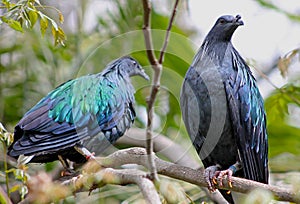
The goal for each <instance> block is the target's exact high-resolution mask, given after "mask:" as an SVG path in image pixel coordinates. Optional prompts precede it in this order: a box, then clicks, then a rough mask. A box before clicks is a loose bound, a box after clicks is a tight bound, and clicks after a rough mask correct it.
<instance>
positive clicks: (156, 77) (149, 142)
mask: <svg viewBox="0 0 300 204" xmlns="http://www.w3.org/2000/svg"><path fill="white" fill-rule="evenodd" d="M178 2H179V0H176V2H175V6H174V10H173V13H172V16H171V18H170V22H169V26H168V28H167V33H166V37H165V42H164V44H163V48H162V51H161V53H160V60H159V61H158V60H157V58H156V57H155V53H154V49H153V43H152V35H151V10H152V7H151V2H150V1H149V0H143V8H144V26H143V33H144V40H145V45H146V53H147V56H148V59H149V62H150V64H151V66H152V69H153V70H154V74H153V79H152V88H151V92H150V96H149V98H148V100H147V116H148V119H147V129H146V136H147V138H146V150H147V155H148V162H149V170H150V178H151V179H153V180H158V177H157V173H156V167H155V163H154V161H153V139H152V137H153V135H152V130H153V127H152V122H153V115H154V109H153V105H154V102H155V100H156V96H157V93H158V91H159V88H160V78H161V72H162V62H163V58H164V53H165V50H166V47H167V45H168V41H169V32H170V30H171V27H172V24H173V21H174V18H175V14H176V9H177V5H178Z"/></svg>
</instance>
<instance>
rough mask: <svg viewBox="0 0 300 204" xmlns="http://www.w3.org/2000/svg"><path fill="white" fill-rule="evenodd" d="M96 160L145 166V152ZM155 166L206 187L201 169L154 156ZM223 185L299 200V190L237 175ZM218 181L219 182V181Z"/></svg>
mask: <svg viewBox="0 0 300 204" xmlns="http://www.w3.org/2000/svg"><path fill="white" fill-rule="evenodd" d="M96 161H97V162H98V163H100V164H101V165H102V166H105V167H108V168H114V167H119V166H121V165H124V164H139V165H143V166H147V164H148V160H147V153H146V151H145V149H143V148H129V149H125V150H119V151H117V152H115V153H113V154H111V155H109V156H107V157H97V158H96ZM154 161H155V163H156V166H157V172H158V173H159V174H161V175H165V176H168V177H171V178H175V179H178V180H182V181H186V182H189V183H192V184H195V185H198V186H202V187H207V183H206V181H205V178H204V174H203V170H195V169H191V168H189V167H183V166H180V165H177V164H173V163H170V162H167V161H164V160H161V159H159V158H158V157H156V156H155V157H154ZM119 171H123V170H119ZM222 182H223V186H217V188H219V189H225V190H230V191H236V192H240V193H249V192H250V191H251V190H253V189H256V188H260V189H265V190H268V191H270V192H271V193H273V195H274V197H275V198H276V199H277V200H279V201H289V202H295V203H299V202H300V192H293V191H292V190H290V189H286V188H282V187H278V186H273V185H267V184H262V183H259V182H255V181H251V180H247V179H242V178H238V177H233V178H232V187H230V186H229V185H228V182H227V180H226V179H223V181H222ZM219 183H220V182H219Z"/></svg>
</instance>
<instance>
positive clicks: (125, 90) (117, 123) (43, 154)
mask: <svg viewBox="0 0 300 204" xmlns="http://www.w3.org/2000/svg"><path fill="white" fill-rule="evenodd" d="M134 75H140V76H142V77H144V78H145V79H148V76H147V75H146V74H145V72H144V70H143V69H142V68H141V66H140V65H139V64H138V63H137V62H136V61H135V60H134V59H133V58H131V57H123V58H120V59H117V60H115V61H114V62H112V63H110V64H109V65H108V66H107V67H106V68H105V69H104V70H103V71H102V72H101V73H99V74H93V75H87V76H82V77H80V78H77V79H74V80H70V81H67V82H65V83H64V84H62V85H60V86H59V87H57V88H56V89H55V90H53V91H52V92H50V93H49V94H48V95H47V96H46V97H44V98H43V99H42V100H41V101H40V102H38V103H37V104H36V105H35V106H34V107H33V108H32V109H30V110H29V111H28V112H27V113H26V114H25V115H24V117H23V118H22V119H21V120H20V122H19V123H18V124H17V126H16V127H15V133H14V135H15V136H14V143H13V144H12V145H11V146H10V147H9V151H8V154H9V155H10V156H13V157H16V158H18V157H19V156H20V155H25V156H31V155H33V156H34V157H33V158H32V159H31V162H48V161H52V160H55V159H57V156H58V155H60V156H63V157H64V158H68V159H70V160H72V161H75V162H83V161H85V158H84V157H83V156H82V155H80V154H79V153H78V152H77V151H76V150H75V149H74V148H73V147H74V146H83V147H85V148H87V149H88V150H93V151H96V152H97V153H99V152H101V151H102V150H103V149H105V148H106V147H107V146H108V145H109V144H111V143H114V142H115V141H116V140H117V139H118V138H119V137H121V136H122V135H123V134H124V133H125V131H126V130H127V129H128V128H129V127H130V126H131V124H132V123H133V121H134V118H135V111H134V103H135V100H134V88H133V86H132V84H131V81H130V77H131V76H134Z"/></svg>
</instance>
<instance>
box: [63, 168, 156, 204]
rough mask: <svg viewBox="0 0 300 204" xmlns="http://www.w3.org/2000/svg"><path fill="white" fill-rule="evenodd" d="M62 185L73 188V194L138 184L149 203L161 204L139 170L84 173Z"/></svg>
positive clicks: (153, 189) (103, 170) (149, 183)
mask: <svg viewBox="0 0 300 204" xmlns="http://www.w3.org/2000/svg"><path fill="white" fill-rule="evenodd" d="M62 184H63V185H69V186H72V187H73V192H78V191H82V190H84V189H87V190H89V191H92V190H94V189H96V188H99V187H102V186H104V185H106V184H115V185H128V184H136V185H137V186H138V187H139V188H140V190H141V193H142V194H143V197H144V198H145V201H146V202H147V203H150V204H156V203H158V204H159V203H161V201H160V198H159V195H158V193H157V191H156V189H155V186H154V184H153V182H152V181H151V180H149V179H148V178H147V174H146V173H145V172H143V171H140V170H137V169H112V168H104V169H100V171H97V172H88V173H84V174H82V175H79V176H77V177H74V178H72V179H70V180H67V181H64V182H63V183H62Z"/></svg>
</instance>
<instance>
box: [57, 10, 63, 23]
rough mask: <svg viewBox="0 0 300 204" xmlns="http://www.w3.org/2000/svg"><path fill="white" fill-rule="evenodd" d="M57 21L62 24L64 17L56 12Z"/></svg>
mask: <svg viewBox="0 0 300 204" xmlns="http://www.w3.org/2000/svg"><path fill="white" fill-rule="evenodd" d="M58 19H59V22H60V23H64V16H63V14H62V13H61V12H58Z"/></svg>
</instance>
